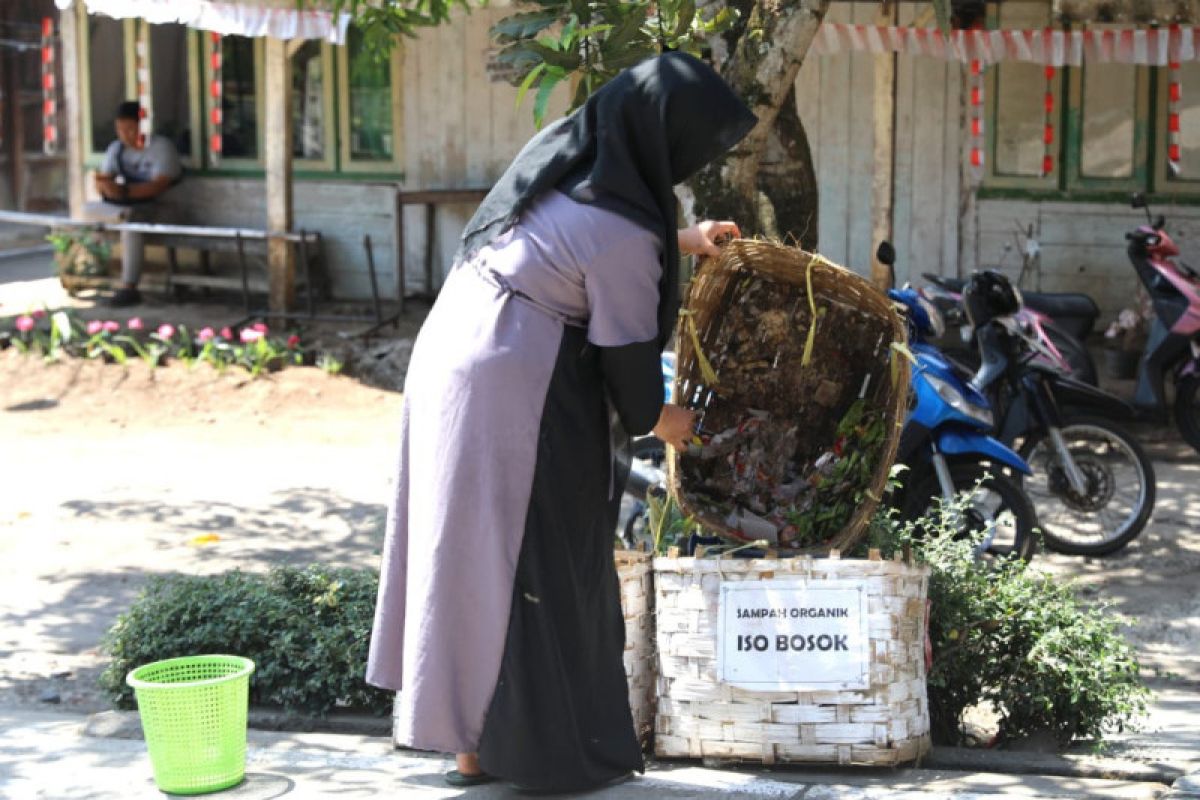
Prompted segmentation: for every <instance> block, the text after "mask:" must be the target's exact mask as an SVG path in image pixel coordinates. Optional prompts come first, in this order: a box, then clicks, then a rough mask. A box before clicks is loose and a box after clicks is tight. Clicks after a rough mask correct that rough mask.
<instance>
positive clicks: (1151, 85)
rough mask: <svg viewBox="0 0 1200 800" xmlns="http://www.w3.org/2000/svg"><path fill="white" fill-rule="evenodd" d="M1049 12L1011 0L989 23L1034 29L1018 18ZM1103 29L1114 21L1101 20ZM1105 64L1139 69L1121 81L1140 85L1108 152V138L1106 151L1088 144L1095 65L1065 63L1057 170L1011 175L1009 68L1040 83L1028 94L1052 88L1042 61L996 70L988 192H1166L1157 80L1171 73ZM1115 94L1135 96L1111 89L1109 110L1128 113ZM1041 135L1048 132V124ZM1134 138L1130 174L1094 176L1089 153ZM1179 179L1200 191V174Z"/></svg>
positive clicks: (1056, 85) (1077, 196)
mask: <svg viewBox="0 0 1200 800" xmlns="http://www.w3.org/2000/svg"><path fill="white" fill-rule="evenodd" d="M1041 9H1045V12H1044V13H1045V14H1046V21H1047V22H1048V21H1049V16H1048V15H1049V7H1048V6H1044V5H1043V4H1041V3H1036V4H1034V3H1025V2H1021V3H1018V2H1011V3H1006V4H1003V5H1002V6H1001V7H1000V8H997V7H996V6H993V7H992V9H991V10H990V12H989V15H988V25H989V27H990V28H992V29H997V28H1000V27H1001V23H1002V22H1005V23H1006V24H1005V25H1004V27H1010V28H1028V27H1031V25H1030V24H1018V23H1024V22H1025V19H1024V18H1025V17H1030V16H1036V14H1037V13H1039V12H1040V11H1041ZM1002 11H1005V12H1010V14H1009V20H1011V19H1013V18H1014V17H1015V18H1016V19H1017V21H1016V22H1009V21H1008V20H1005V19H1004V18H1002V17H1001V13H1002ZM1033 27H1036V25H1033ZM1095 27H1107V26H1102V25H1097V26H1095ZM1117 27H1124V26H1117ZM1093 68H1095V67H1093ZM1102 68H1103V69H1104V70H1106V71H1107V70H1132V75H1129V74H1118V75H1116V76H1115V77H1117V78H1119V79H1120V80H1129V81H1130V84H1131V85H1132V88H1133V91H1132V96H1129V102H1130V106H1129V109H1128V110H1129V112H1130V115H1129V116H1128V117H1127V118H1126V119H1127V126H1128V127H1125V126H1122V125H1121V124H1120V123H1119V121H1118V124H1115V125H1111V126H1110V128H1109V129H1108V130H1106V131H1105V134H1106V136H1107V138H1108V139H1109V141H1108V142H1107V146H1108V150H1107V151H1104V149H1103V144H1104V143H1101V145H1102V146H1101V148H1100V149H1099V150H1098V149H1097V148H1096V147H1091V148H1090V149H1089V148H1088V146H1087V142H1086V139H1087V137H1088V135H1089V130H1090V129H1089V127H1088V125H1089V122H1092V121H1093V120H1094V118H1091V117H1089V115H1088V109H1087V107H1086V106H1087V102H1088V93H1087V89H1088V88H1089V87H1088V85H1087V83H1086V82H1087V80H1088V75H1089V73H1088V69H1089V65H1088V64H1086V63H1085V64H1083V65H1082V66H1078V67H1070V66H1068V67H1062V68H1060V69H1059V70H1058V72H1057V73H1056V75H1055V76H1054V78H1053V80H1052V82H1051V87H1050V91H1051V92H1052V94H1053V95H1054V113H1053V114H1052V117H1051V120H1050V122H1051V124H1052V125H1053V126H1054V134H1055V140H1054V145H1053V149H1052V151H1051V155H1052V156H1053V158H1054V171H1053V172H1052V173H1051V174H1050V175H1048V176H1045V177H1043V176H1041V175H1037V176H1033V175H1013V174H1005V172H1004V171H1003V169H1002V166H1003V165H1001V164H1000V163H999V158H998V156H999V153H1000V150H999V148H1000V146H1001V138H1002V137H1003V135H1004V128H1005V124H1004V120H1003V119H1002V118H1001V116H1000V104H1001V94H1000V90H1001V85H1000V84H1001V81H1003V80H1004V77H1005V71H1006V69H1007V72H1008V74H1009V75H1010V76H1011V75H1012V73H1013V72H1016V71H1018V70H1020V71H1021V72H1023V73H1025V75H1024V77H1023V80H1031V79H1032V80H1033V81H1037V84H1036V85H1037V86H1038V89H1037V90H1036V92H1033V91H1032V90H1028V91H1027V92H1026V93H1027V94H1036V96H1037V97H1041V96H1042V94H1043V92H1044V89H1043V88H1042V87H1044V86H1045V78H1044V77H1043V75H1044V67H1042V66H1040V65H1035V64H1013V63H1012V62H1004V63H1001V64H998V65H995V66H993V67H991V68H989V69H988V76H987V81H986V88H985V91H986V92H987V98H986V101H985V102H986V109H987V110H986V122H985V129H986V142H985V144H986V147H987V151H986V152H987V166H986V171H985V174H984V176H983V183H982V186H981V189H980V192H981V194H982V195H984V196H996V197H1031V198H1039V197H1040V198H1048V199H1061V200H1068V201H1069V200H1090V199H1096V200H1103V201H1109V200H1123V199H1124V198H1126V197H1128V195H1129V193H1130V192H1132V191H1144V192H1148V193H1154V192H1156V191H1158V190H1159V187H1164V186H1167V185H1168V184H1167V176H1166V175H1165V173H1166V167H1165V163H1164V164H1162V165H1159V164H1158V162H1159V161H1162V160H1163V159H1164V158H1165V155H1166V146H1165V139H1166V133H1165V130H1166V126H1167V108H1166V103H1165V88H1164V89H1162V91H1159V90H1158V89H1157V88H1156V85H1157V84H1159V83H1162V81H1161V80H1160V76H1159V75H1158V73H1160V72H1165V71H1166V70H1165V68H1157V67H1145V66H1134V65H1120V64H1112V65H1103V67H1102ZM1156 94H1161V95H1162V97H1156ZM1113 96H1115V97H1117V98H1124V97H1126V96H1128V95H1125V94H1116V95H1111V94H1110V98H1109V109H1108V111H1109V113H1110V115H1111V114H1112V113H1114V111H1115V112H1119V111H1120V109H1113V108H1112V104H1111V97H1113ZM1039 107H1040V106H1039ZM1122 128H1124V129H1122ZM1038 133H1040V126H1039V128H1038ZM1022 135H1024V134H1022ZM1035 135H1036V134H1035ZM1126 138H1127V139H1128V147H1129V148H1130V149H1129V151H1128V153H1129V162H1128V163H1129V165H1130V166H1129V173H1128V174H1127V175H1109V176H1099V175H1094V174H1091V175H1089V174H1087V173H1088V165H1087V161H1088V160H1089V156H1091V157H1092V158H1093V160H1094V159H1095V158H1096V154H1097V153H1098V152H1107V153H1109V154H1110V155H1111V154H1112V153H1114V152H1119V149H1118V150H1114V149H1113V148H1119V146H1120V143H1121V142H1122V141H1123V140H1124V139H1126ZM1114 140H1115V142H1114ZM1034 141H1036V143H1037V144H1038V145H1042V139H1041V137H1040V136H1037V138H1036V139H1035V140H1034ZM1173 183H1174V184H1175V185H1174V186H1172V187H1171V189H1172V191H1174V192H1176V193H1179V192H1187V191H1189V190H1190V191H1193V192H1195V193H1196V194H1198V195H1200V176H1197V181H1196V182H1195V183H1194V184H1192V185H1191V186H1188V185H1187V183H1186V182H1185V181H1173Z"/></svg>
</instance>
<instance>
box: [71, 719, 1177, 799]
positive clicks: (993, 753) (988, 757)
mask: <svg viewBox="0 0 1200 800" xmlns="http://www.w3.org/2000/svg"><path fill="white" fill-rule="evenodd" d="M247 722H248V726H249V727H250V728H252V729H254V730H260V731H286V732H293V733H340V734H351V735H356V736H376V737H381V738H387V737H390V736H391V734H392V720H391V718H390V717H374V716H370V715H367V714H331V715H330V716H328V717H326V718H324V719H320V718H316V717H301V716H297V715H294V714H284V713H282V712H277V711H267V710H262V709H251V710H250V714H249V717H248V719H247ZM83 734H84V735H85V736H94V737H97V738H110V739H141V738H142V723H141V720H139V719H138V714H137V712H136V711H101V712H99V713H96V714H91V715H89V716H88V718H87V720H86V722H85V723H84V728H83ZM920 767H921V768H922V769H941V770H953V771H964V772H992V773H1001V774H1006V775H1046V776H1051V777H1059V778H1090V779H1097V780H1124V781H1138V782H1141V783H1161V784H1165V785H1167V786H1171V785H1172V783H1174V784H1175V786H1174V787H1173V788H1172V790H1171V793H1170V794H1169V795H1164V797H1163V800H1168V798H1169V800H1200V776H1184V774H1183V771H1182V770H1180V769H1178V768H1174V767H1171V766H1170V765H1164V764H1145V763H1141V762H1138V761H1126V760H1121V759H1106V758H1096V757H1092V756H1077V755H1056V754H1046V753H1030V752H1019V751H1013V750H983V749H974V748H966V747H934V748H933V750H932V751H931V752H930V754H929V755H928V756H927V757H926V758H924V759H922V761H921V764H920Z"/></svg>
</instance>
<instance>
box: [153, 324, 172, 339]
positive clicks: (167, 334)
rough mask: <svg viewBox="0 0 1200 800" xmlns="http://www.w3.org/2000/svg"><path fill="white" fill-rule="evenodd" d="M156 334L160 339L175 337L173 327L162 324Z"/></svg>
mask: <svg viewBox="0 0 1200 800" xmlns="http://www.w3.org/2000/svg"><path fill="white" fill-rule="evenodd" d="M157 333H158V338H160V339H170V338H172V337H173V336H174V335H175V326H174V325H168V324H166V323H163V324H162V325H159V326H158V331H157Z"/></svg>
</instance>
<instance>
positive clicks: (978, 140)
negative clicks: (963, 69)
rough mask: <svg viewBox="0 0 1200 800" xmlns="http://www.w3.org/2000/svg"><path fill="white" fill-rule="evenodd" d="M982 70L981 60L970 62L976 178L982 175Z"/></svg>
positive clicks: (973, 161) (972, 141)
mask: <svg viewBox="0 0 1200 800" xmlns="http://www.w3.org/2000/svg"><path fill="white" fill-rule="evenodd" d="M983 70H984V66H983V62H982V61H980V60H979V59H975V60H974V61H972V62H971V78H970V87H971V111H970V114H971V171H972V172H973V173H974V175H975V178H976V179H977V180H978V179H979V178H982V177H983V149H984V147H983V118H984V115H985V112H984V107H983V95H984V91H983V87H984V86H985V85H986V84H985V83H984V80H983Z"/></svg>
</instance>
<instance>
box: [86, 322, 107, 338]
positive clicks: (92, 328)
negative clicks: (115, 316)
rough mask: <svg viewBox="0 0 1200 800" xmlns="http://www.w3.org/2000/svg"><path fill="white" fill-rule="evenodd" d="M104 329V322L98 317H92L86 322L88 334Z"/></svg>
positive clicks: (91, 334) (94, 333)
mask: <svg viewBox="0 0 1200 800" xmlns="http://www.w3.org/2000/svg"><path fill="white" fill-rule="evenodd" d="M102 330H104V323H103V322H101V321H100V320H98V319H94V320H92V321H91V322H89V323H88V324H87V334H88V336H95V335H96V334H97V333H99V332H100V331H102Z"/></svg>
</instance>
